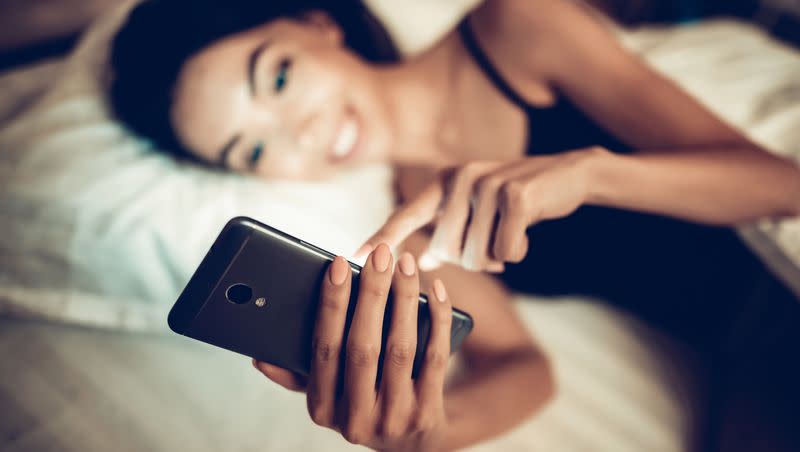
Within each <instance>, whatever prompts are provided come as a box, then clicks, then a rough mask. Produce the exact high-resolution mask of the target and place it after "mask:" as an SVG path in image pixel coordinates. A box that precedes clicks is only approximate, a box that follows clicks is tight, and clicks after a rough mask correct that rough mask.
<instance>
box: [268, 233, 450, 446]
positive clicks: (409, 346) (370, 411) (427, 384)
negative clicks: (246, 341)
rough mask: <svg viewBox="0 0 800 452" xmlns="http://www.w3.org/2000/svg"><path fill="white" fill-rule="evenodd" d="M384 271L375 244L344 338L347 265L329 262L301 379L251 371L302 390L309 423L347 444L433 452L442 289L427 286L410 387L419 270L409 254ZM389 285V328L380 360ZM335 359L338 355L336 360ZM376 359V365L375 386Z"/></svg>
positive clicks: (440, 411) (441, 373)
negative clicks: (425, 322) (422, 342)
mask: <svg viewBox="0 0 800 452" xmlns="http://www.w3.org/2000/svg"><path fill="white" fill-rule="evenodd" d="M392 268H393V266H392V255H391V252H390V250H389V247H388V246H387V245H386V244H381V245H378V246H377V247H376V248H375V250H374V251H373V252H372V253H371V255H370V257H369V259H368V260H367V263H366V264H365V265H364V268H363V270H362V271H361V283H360V284H361V285H360V290H359V295H358V300H357V303H356V308H355V313H354V316H353V321H352V324H351V327H350V332H349V334H348V335H345V334H344V326H345V318H346V313H347V306H348V300H349V298H350V284H351V277H350V266H349V264H348V263H347V261H346V260H345V259H344V258H342V257H337V258H336V259H335V260H334V261H333V263H331V265H330V266H329V268H328V271H327V275H326V278H324V281H323V284H322V295H321V299H320V305H319V311H318V316H317V323H316V327H315V331H314V338H313V353H312V356H313V358H312V363H311V371H310V373H309V376H308V377H307V379H306V378H302V377H300V376H298V375H296V374H293V373H292V372H289V371H287V370H284V369H281V368H278V367H276V366H273V365H270V364H267V363H264V362H254V364H255V365H256V368H257V369H259V370H260V371H261V372H262V373H263V374H264V375H266V376H267V377H268V378H270V379H271V380H273V381H275V382H277V383H278V384H280V385H282V386H284V387H287V388H288V389H292V390H300V391H305V392H306V395H307V396H306V399H307V405H308V412H309V414H310V415H311V418H312V419H313V420H314V422H315V423H317V424H319V425H321V426H323V427H327V428H331V429H334V430H336V431H338V432H340V433H341V434H342V435H343V436H344V437H345V438H346V439H347V440H348V441H350V442H352V443H355V444H362V445H365V446H368V447H371V448H373V449H380V450H414V451H417V450H434V449H439V448H441V441H442V440H443V437H444V434H445V429H446V427H447V419H446V416H445V411H444V396H443V392H444V380H445V370H446V366H447V360H448V357H449V356H450V322H451V315H452V314H451V312H452V308H451V303H450V300H448V298H447V294H446V292H445V289H444V286H443V285H442V282H441V281H440V280H438V279H437V280H435V281H434V284H433V290H432V292H433V295H434V296H433V297H431V298H430V302H429V303H428V308H427V309H430V315H431V331H430V336H429V340H428V346H427V350H426V352H425V359H424V361H423V364H422V367H421V368H420V372H419V376H418V377H417V379H416V380H412V378H411V369H412V365H413V363H414V355H415V351H416V346H417V307H418V297H419V271H417V269H416V265H415V263H414V258H413V257H412V256H411V255H410V254H409V253H403V255H402V256H401V257H400V259H399V261H398V265H397V268H395V269H394V272H393V271H392ZM390 286H391V290H392V292H393V294H394V303H393V307H392V309H393V312H392V322H391V325H390V327H389V328H390V329H389V334H388V336H387V340H386V344H385V353H384V355H383V357H382V358H381V357H380V350H381V333H382V331H381V329H382V324H383V316H384V309H385V307H386V298H387V294H388V293H389V288H390ZM340 352H343V353H345V359H344V360H342V361H340V359H339V355H340ZM379 359H382V360H383V369H382V376H381V380H380V381H378V380H377V371H378V360H379ZM342 365H343V366H344V367H343V368H342V367H341V366H342ZM339 378H343V384H342V386H341V391H337V385H338V379H339Z"/></svg>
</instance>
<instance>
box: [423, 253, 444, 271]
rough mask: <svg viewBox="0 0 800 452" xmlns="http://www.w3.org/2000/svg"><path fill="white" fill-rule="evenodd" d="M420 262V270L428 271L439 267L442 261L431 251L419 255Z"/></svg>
mask: <svg viewBox="0 0 800 452" xmlns="http://www.w3.org/2000/svg"><path fill="white" fill-rule="evenodd" d="M418 263H419V268H420V270H424V271H428V270H433V269H434V268H437V267H438V266H439V265H440V264H441V261H440V260H439V259H436V258H435V257H433V256H432V255H431V254H430V253H427V252H426V253H423V254H422V256H420V257H419V262H418Z"/></svg>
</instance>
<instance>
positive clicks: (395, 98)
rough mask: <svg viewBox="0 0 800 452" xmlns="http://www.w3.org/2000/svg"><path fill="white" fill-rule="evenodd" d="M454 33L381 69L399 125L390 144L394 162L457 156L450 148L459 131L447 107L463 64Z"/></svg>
mask: <svg viewBox="0 0 800 452" xmlns="http://www.w3.org/2000/svg"><path fill="white" fill-rule="evenodd" d="M453 38H454V35H453V34H452V33H451V34H449V35H448V36H446V37H445V38H443V39H442V40H440V41H439V42H438V43H437V44H435V45H434V46H432V47H431V48H429V49H427V50H425V51H424V52H422V53H420V54H418V55H415V56H413V57H410V58H408V59H406V60H404V61H403V62H402V63H399V64H395V65H390V66H386V67H382V68H380V69H379V70H378V77H379V83H381V86H382V87H384V90H385V93H386V99H385V100H386V102H387V104H388V109H389V112H390V113H389V118H390V121H392V123H393V128H394V131H395V132H394V134H393V136H394V140H393V141H394V142H393V143H392V144H391V148H390V150H389V160H390V162H391V163H393V164H398V165H408V166H417V165H422V166H431V165H432V166H440V165H446V164H449V163H451V162H452V160H453V158H452V156H450V154H449V153H448V152H447V148H448V147H449V146H448V144H450V143H452V142H453V141H454V140H455V135H456V132H455V130H454V126H453V125H452V124H450V123H449V121H447V118H448V108H447V107H448V103H449V102H448V100H449V99H451V98H452V96H453V94H454V88H455V86H456V83H454V82H455V80H456V78H457V75H458V71H459V66H460V65H459V64H458V63H459V61H460V60H459V57H460V55H459V47H458V46H457V45H454V44H455V43H454V42H453Z"/></svg>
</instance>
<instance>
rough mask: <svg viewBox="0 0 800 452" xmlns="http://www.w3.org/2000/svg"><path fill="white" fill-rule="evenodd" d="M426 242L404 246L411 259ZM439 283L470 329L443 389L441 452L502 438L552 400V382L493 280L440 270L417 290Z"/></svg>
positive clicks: (419, 239) (416, 238) (418, 239)
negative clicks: (460, 367) (457, 374)
mask: <svg viewBox="0 0 800 452" xmlns="http://www.w3.org/2000/svg"><path fill="white" fill-rule="evenodd" d="M428 240H429V239H428V238H426V237H425V236H424V235H423V234H422V233H418V234H415V235H413V236H411V237H409V238H408V239H407V240H406V242H405V243H404V247H405V249H406V250H408V251H410V252H411V253H412V254H414V255H419V253H420V252H421V251H422V250H424V249H425V245H426V244H427V241H428ZM435 278H440V279H441V280H442V281H444V282H445V284H446V285H447V290H448V293H449V294H451V298H452V299H453V302H454V306H455V307H457V308H459V309H462V310H464V311H466V312H468V313H469V314H470V315H471V316H472V317H473V319H474V320H475V327H474V329H473V331H472V333H471V334H470V335H469V336H468V337H467V339H466V340H465V341H464V344H463V345H462V349H461V356H462V357H463V360H464V364H465V367H466V374H465V375H464V378H460V379H458V380H457V381H455V382H454V384H452V385H450V386H448V388H447V389H446V390H445V410H446V412H447V417H448V428H447V432H446V433H445V438H446V442H445V444H446V445H447V449H456V448H461V447H465V446H467V445H469V444H474V443H476V442H478V441H481V440H484V439H487V438H491V437H494V436H497V435H499V434H500V433H503V432H505V431H507V430H509V429H510V428H512V427H514V426H515V425H517V424H519V423H521V422H522V421H524V420H526V419H528V418H529V417H530V416H531V415H532V414H533V413H534V412H536V411H538V410H540V409H541V408H542V407H543V406H544V405H545V404H546V403H547V401H548V400H549V399H550V398H551V397H552V396H553V393H554V391H555V383H554V381H553V375H552V371H551V368H550V364H549V361H548V359H547V356H546V355H545V354H544V352H543V351H542V350H541V349H540V348H539V346H538V345H537V344H536V342H535V341H534V339H533V338H532V337H531V335H530V334H529V333H528V331H527V330H526V328H525V326H524V325H523V324H522V322H521V320H520V319H519V317H518V316H517V314H516V312H515V311H514V309H513V306H512V305H511V303H510V301H511V297H510V294H509V292H508V291H507V290H506V289H505V288H504V287H503V285H502V284H500V283H499V282H497V280H496V279H494V278H493V277H491V276H489V275H486V274H481V273H473V272H468V271H466V270H464V269H462V268H460V267H456V266H452V265H445V266H442V267H440V268H438V269H437V270H435V271H432V272H426V273H423V274H422V281H423V282H422V287H430V285H429V284H428V282H429V281H432V280H433V279H435Z"/></svg>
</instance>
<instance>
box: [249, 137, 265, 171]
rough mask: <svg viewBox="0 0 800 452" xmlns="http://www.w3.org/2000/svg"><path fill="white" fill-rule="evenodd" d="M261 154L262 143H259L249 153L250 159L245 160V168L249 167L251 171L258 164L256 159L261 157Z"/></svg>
mask: <svg viewBox="0 0 800 452" xmlns="http://www.w3.org/2000/svg"><path fill="white" fill-rule="evenodd" d="M263 152H264V143H262V142H259V143H258V144H256V146H255V147H254V148H253V152H252V153H250V158H249V159H248V160H247V166H249V167H250V168H251V169H252V168H255V166H256V163H257V162H258V159H259V158H260V157H261V154H262V153H263Z"/></svg>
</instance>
